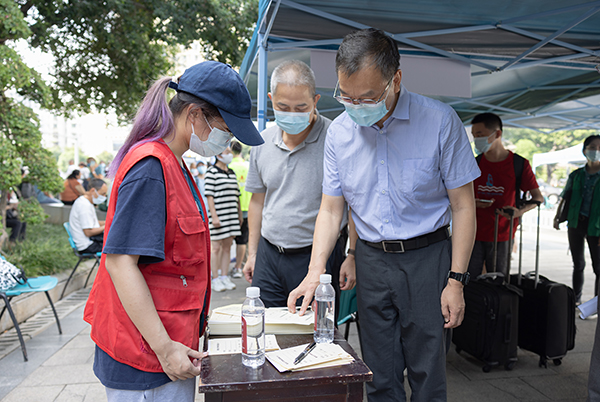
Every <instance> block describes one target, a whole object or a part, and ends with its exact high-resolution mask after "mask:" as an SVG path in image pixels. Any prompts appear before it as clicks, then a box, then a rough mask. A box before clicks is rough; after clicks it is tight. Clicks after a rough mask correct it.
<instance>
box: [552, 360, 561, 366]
mask: <svg viewBox="0 0 600 402" xmlns="http://www.w3.org/2000/svg"><path fill="white" fill-rule="evenodd" d="M552 362H553V363H554V365H555V366H560V365H561V364H562V359H554V360H552Z"/></svg>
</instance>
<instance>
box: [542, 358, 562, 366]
mask: <svg viewBox="0 0 600 402" xmlns="http://www.w3.org/2000/svg"><path fill="white" fill-rule="evenodd" d="M556 360H558V359H556ZM538 366H539V367H543V368H548V361H547V360H546V358H545V357H540V362H539V363H538Z"/></svg>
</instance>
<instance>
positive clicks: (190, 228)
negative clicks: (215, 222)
mask: <svg viewBox="0 0 600 402" xmlns="http://www.w3.org/2000/svg"><path fill="white" fill-rule="evenodd" d="M205 249H206V228H205V226H204V222H203V221H202V218H201V217H200V216H183V217H181V216H180V217H177V229H176V230H175V240H174V244H173V261H174V262H179V263H196V264H197V263H200V262H202V261H204V260H205V258H206V257H205V255H204V253H205Z"/></svg>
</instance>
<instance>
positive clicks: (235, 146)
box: [230, 141, 242, 155]
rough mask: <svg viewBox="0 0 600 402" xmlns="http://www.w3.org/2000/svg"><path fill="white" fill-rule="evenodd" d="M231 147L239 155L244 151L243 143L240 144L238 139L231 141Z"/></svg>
mask: <svg viewBox="0 0 600 402" xmlns="http://www.w3.org/2000/svg"><path fill="white" fill-rule="evenodd" d="M230 147H231V152H232V153H234V154H235V155H239V154H241V153H242V144H240V143H239V142H238V141H231V145H230Z"/></svg>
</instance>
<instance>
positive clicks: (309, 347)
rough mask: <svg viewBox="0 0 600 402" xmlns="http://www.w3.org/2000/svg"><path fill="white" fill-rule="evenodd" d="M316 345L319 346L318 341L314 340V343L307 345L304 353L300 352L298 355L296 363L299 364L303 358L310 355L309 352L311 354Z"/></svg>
mask: <svg viewBox="0 0 600 402" xmlns="http://www.w3.org/2000/svg"><path fill="white" fill-rule="evenodd" d="M315 346H317V342H313V343H311V344H310V345H308V346H307V347H306V349H304V350H303V351H302V353H300V354H299V355H298V357H296V360H294V364H298V363H300V362H301V361H302V360H304V358H305V357H306V356H308V354H309V353H310V352H311V351H312V350H313V349H314V348H315Z"/></svg>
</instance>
